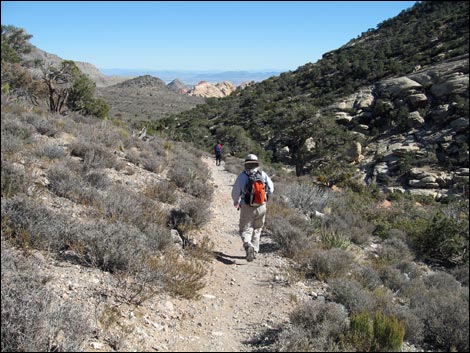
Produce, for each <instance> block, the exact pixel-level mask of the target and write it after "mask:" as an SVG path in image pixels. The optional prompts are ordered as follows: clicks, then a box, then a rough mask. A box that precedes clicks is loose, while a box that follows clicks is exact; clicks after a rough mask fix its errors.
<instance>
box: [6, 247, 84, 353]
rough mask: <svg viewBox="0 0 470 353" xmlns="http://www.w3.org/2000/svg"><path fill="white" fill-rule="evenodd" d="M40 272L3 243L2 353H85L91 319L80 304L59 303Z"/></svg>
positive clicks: (45, 277) (35, 265)
mask: <svg viewBox="0 0 470 353" xmlns="http://www.w3.org/2000/svg"><path fill="white" fill-rule="evenodd" d="M37 268H38V267H37V264H35V263H34V261H33V258H31V257H23V256H21V255H19V254H13V253H12V252H11V250H10V249H9V248H8V246H7V245H6V244H4V242H3V241H2V270H1V277H2V300H1V308H2V310H1V313H2V314H1V317H2V342H1V347H2V352H43V351H45V352H56V351H60V352H77V351H81V350H82V349H83V348H84V346H83V345H84V343H85V342H86V341H87V340H88V339H89V337H90V336H91V334H92V328H91V320H90V318H89V317H87V316H86V313H85V312H84V311H83V308H82V307H81V306H79V305H78V304H77V303H74V302H72V301H65V302H61V303H58V302H57V298H58V296H57V294H56V293H53V292H52V290H51V289H50V288H49V287H48V286H47V282H48V280H49V279H48V277H47V276H45V275H43V274H41V273H38V270H37Z"/></svg>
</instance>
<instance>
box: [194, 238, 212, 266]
mask: <svg viewBox="0 0 470 353" xmlns="http://www.w3.org/2000/svg"><path fill="white" fill-rule="evenodd" d="M214 246H215V244H214V242H213V241H212V240H210V238H209V237H208V236H207V235H205V236H204V237H203V238H202V239H201V241H199V242H198V243H197V244H194V245H193V246H190V247H189V248H188V249H187V250H188V251H187V252H188V254H189V255H190V256H191V257H192V258H195V259H197V260H202V261H207V262H210V261H212V260H213V259H214Z"/></svg>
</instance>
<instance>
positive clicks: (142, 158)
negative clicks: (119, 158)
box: [127, 149, 166, 173]
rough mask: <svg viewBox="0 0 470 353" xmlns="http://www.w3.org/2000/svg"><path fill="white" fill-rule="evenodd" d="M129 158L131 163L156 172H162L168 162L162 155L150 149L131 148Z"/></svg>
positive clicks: (128, 153)
mask: <svg viewBox="0 0 470 353" xmlns="http://www.w3.org/2000/svg"><path fill="white" fill-rule="evenodd" d="M127 159H128V160H129V161H130V162H131V163H133V164H135V165H137V166H141V167H142V168H144V169H146V170H148V171H150V172H154V173H158V172H161V171H162V170H163V168H164V166H165V164H166V163H165V161H164V160H163V159H162V158H161V157H160V156H158V155H157V154H156V153H154V152H153V151H149V150H143V151H142V150H141V151H139V150H137V149H131V150H129V151H128V152H127Z"/></svg>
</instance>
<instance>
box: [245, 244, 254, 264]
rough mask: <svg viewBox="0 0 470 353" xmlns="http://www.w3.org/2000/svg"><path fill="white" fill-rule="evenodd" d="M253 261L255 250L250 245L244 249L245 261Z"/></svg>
mask: <svg viewBox="0 0 470 353" xmlns="http://www.w3.org/2000/svg"><path fill="white" fill-rule="evenodd" d="M254 259H255V248H254V247H252V246H251V245H250V246H249V247H248V248H247V249H246V261H248V262H251V261H253V260H254Z"/></svg>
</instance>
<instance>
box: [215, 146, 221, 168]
mask: <svg viewBox="0 0 470 353" xmlns="http://www.w3.org/2000/svg"><path fill="white" fill-rule="evenodd" d="M214 153H215V165H220V160H221V159H222V144H221V143H220V141H217V143H216V145H215V146H214Z"/></svg>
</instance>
